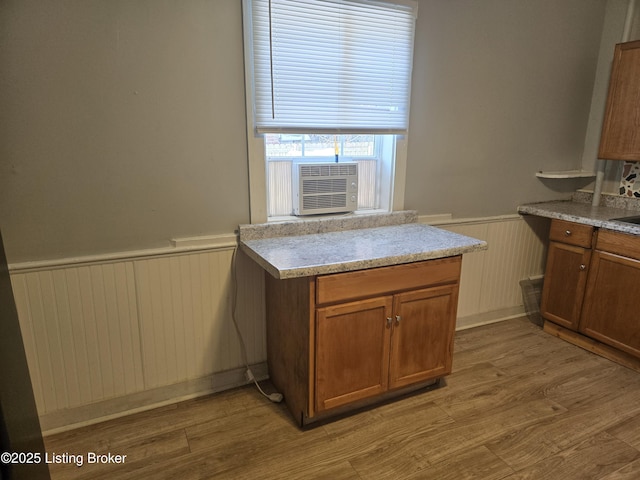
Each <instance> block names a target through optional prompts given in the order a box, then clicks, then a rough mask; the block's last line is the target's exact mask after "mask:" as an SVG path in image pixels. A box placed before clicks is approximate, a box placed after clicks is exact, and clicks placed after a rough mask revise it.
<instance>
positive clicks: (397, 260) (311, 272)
mask: <svg viewBox="0 0 640 480" xmlns="http://www.w3.org/2000/svg"><path fill="white" fill-rule="evenodd" d="M241 247H242V249H243V251H244V252H245V253H247V254H248V255H249V256H250V257H251V258H252V259H253V260H254V261H255V262H256V263H258V265H260V266H261V267H262V268H263V269H264V270H266V271H267V272H268V273H269V274H270V275H271V276H273V277H274V278H276V279H278V280H286V279H291V278H300V277H310V276H317V275H327V274H331V273H343V272H352V271H355V270H364V269H369V268H378V267H389V266H393V265H400V264H405V263H412V262H421V261H425V260H436V259H438V258H446V257H455V256H457V255H462V254H465V253H472V252H477V251H483V250H487V249H488V248H489V247H488V244H487V242H485V241H483V240H477V243H473V244H468V245H463V246H460V247H450V248H443V249H435V250H429V251H424V252H418V253H412V254H407V255H399V256H390V257H380V258H374V259H370V260H356V261H353V262H342V263H329V264H323V265H312V266H305V267H300V268H289V269H278V268H276V267H275V266H273V265H272V264H270V263H269V262H267V261H266V260H264V259H263V258H262V257H261V256H260V255H258V254H257V253H256V252H254V251H253V250H252V249H251V248H250V247H248V246H247V245H244V244H243V243H241Z"/></svg>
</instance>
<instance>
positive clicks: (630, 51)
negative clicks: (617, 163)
mask: <svg viewBox="0 0 640 480" xmlns="http://www.w3.org/2000/svg"><path fill="white" fill-rule="evenodd" d="M638 98H640V41H634V42H627V43H621V44H618V45H616V48H615V51H614V56H613V64H612V67H611V79H610V80H609V93H608V96H607V106H606V110H605V116H604V123H603V125H602V136H601V137H600V149H599V152H598V158H607V159H610V160H636V161H637V160H640V118H639V117H638Z"/></svg>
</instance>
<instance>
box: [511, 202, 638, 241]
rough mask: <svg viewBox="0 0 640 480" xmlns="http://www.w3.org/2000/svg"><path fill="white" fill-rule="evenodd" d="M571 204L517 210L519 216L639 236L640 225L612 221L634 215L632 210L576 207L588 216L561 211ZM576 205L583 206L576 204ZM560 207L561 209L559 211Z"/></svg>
mask: <svg viewBox="0 0 640 480" xmlns="http://www.w3.org/2000/svg"><path fill="white" fill-rule="evenodd" d="M572 203H574V202H571V201H567V202H546V203H533V204H525V205H520V206H518V209H517V210H518V213H520V214H521V215H523V214H524V215H535V216H538V217H545V218H551V219H557V220H565V221H568V222H574V223H579V224H582V225H590V226H592V227H597V228H603V229H607V230H612V231H614V232H620V233H628V234H630V235H640V225H634V224H630V223H624V222H619V221H615V220H612V219H613V218H622V217H625V216H631V215H633V214H634V213H636V212H634V211H632V210H622V209H617V208H613V207H592V206H590V205H589V206H586V207H585V206H582V207H576V209H582V210H588V211H589V214H586V213H578V212H573V213H568V212H563V211H561V210H563V209H564V207H566V206H568V205H571V204H572ZM576 205H584V204H579V203H578V204H576ZM560 207H563V208H562V209H561V208H560ZM569 208H571V207H569ZM598 216H604V217H605V218H597V217H598Z"/></svg>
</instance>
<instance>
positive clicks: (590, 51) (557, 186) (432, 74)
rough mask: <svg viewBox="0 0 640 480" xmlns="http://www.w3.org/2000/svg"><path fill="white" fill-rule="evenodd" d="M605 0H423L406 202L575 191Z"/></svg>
mask: <svg viewBox="0 0 640 480" xmlns="http://www.w3.org/2000/svg"><path fill="white" fill-rule="evenodd" d="M605 4H606V2H605V1H603V0H587V1H585V0H536V1H526V0H481V1H471V0H449V1H440V0H427V1H421V2H420V11H419V16H418V29H417V37H416V46H415V59H414V72H413V84H412V85H413V86H412V101H411V123H410V124H411V132H410V135H409V149H408V165H407V187H406V197H405V207H406V208H415V209H418V210H419V211H420V212H421V213H424V214H431V213H443V212H451V213H453V214H454V216H462V217H475V216H483V215H496V214H505V213H513V212H514V211H515V209H516V206H517V205H518V204H519V203H524V202H532V201H543V200H550V199H555V198H568V192H571V191H573V190H574V189H576V188H578V187H579V186H580V184H579V183H576V182H574V181H571V180H562V181H557V180H552V181H541V180H540V179H538V178H536V177H535V176H534V174H535V172H536V171H538V170H568V169H576V168H579V167H580V163H581V158H582V151H583V147H584V141H585V130H586V125H587V120H588V115H589V107H590V103H591V94H592V88H593V82H594V76H595V71H596V65H597V59H598V49H599V45H600V36H601V33H602V26H603V20H604V13H605Z"/></svg>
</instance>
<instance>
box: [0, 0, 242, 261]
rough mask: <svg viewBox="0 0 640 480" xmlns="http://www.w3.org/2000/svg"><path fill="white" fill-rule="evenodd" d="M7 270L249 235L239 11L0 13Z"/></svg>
mask: <svg viewBox="0 0 640 480" xmlns="http://www.w3.org/2000/svg"><path fill="white" fill-rule="evenodd" d="M0 62H1V65H2V70H1V71H2V73H0V75H1V77H0V78H1V80H0V112H1V113H0V115H1V116H2V117H1V118H2V121H1V122H0V159H1V160H0V162H1V166H0V227H1V228H2V231H3V234H4V235H5V243H6V250H7V256H8V258H9V261H10V262H19V261H25V260H35V259H48V258H57V257H68V256H75V255H84V254H93V253H104V252H113V251H121V250H130V249H138V248H147V247H163V246H168V245H169V240H170V239H171V238H175V237H185V236H195V235H203V234H216V233H229V232H232V231H233V230H234V229H235V228H236V227H237V225H238V224H239V223H246V222H248V221H249V193H248V173H247V172H248V168H247V153H246V152H247V147H246V126H245V125H246V122H245V104H244V66H243V47H242V15H241V4H240V1H239V0H225V1H219V0H216V1H211V0H184V1H183V0H180V1H178V0H175V1H159V0H133V1H131V0H67V1H53V2H43V1H39V0H3V1H2V2H0Z"/></svg>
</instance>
